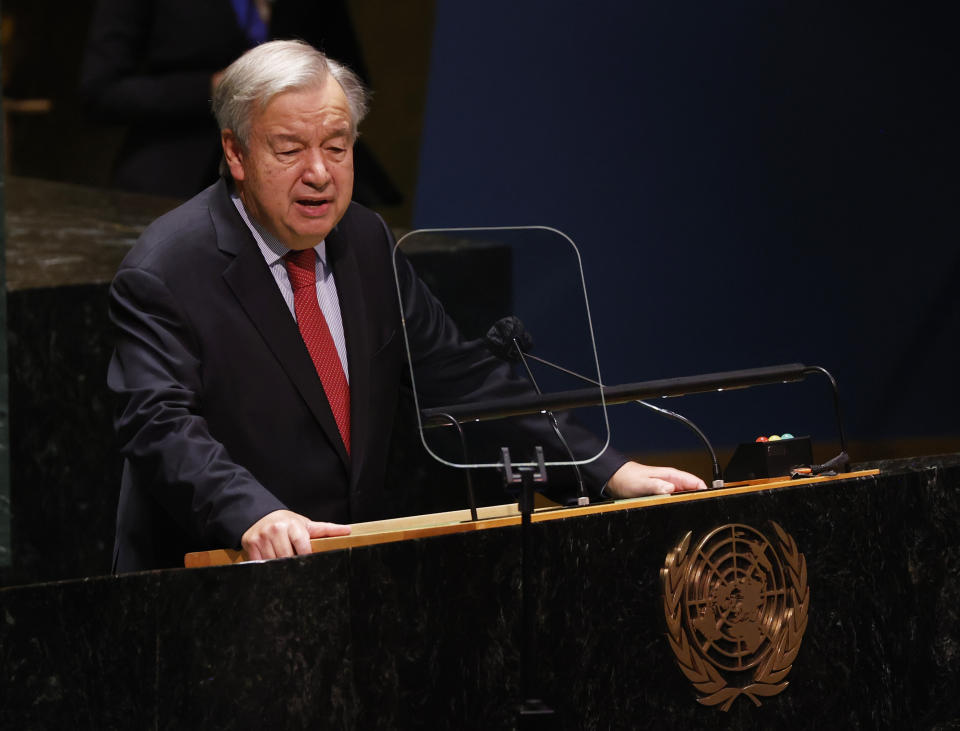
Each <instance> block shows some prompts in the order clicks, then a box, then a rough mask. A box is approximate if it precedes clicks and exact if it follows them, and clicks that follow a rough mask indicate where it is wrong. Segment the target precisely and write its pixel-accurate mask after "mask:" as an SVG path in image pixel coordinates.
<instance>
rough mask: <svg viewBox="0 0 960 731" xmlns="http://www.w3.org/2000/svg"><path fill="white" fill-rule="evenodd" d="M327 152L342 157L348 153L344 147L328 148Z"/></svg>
mask: <svg viewBox="0 0 960 731" xmlns="http://www.w3.org/2000/svg"><path fill="white" fill-rule="evenodd" d="M327 150H328V151H329V152H332V153H333V154H334V155H340V154H343V153H344V152H346V151H347V150H346V148H343V147H328V148H327Z"/></svg>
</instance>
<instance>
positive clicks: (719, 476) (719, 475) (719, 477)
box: [514, 338, 843, 487]
mask: <svg viewBox="0 0 960 731" xmlns="http://www.w3.org/2000/svg"><path fill="white" fill-rule="evenodd" d="M514 343H516V338H514ZM517 350H518V351H519V350H520V346H517ZM520 357H521V358H523V353H522V352H520ZM527 357H528V358H532V359H533V360H535V361H537V362H538V363H543V364H544V365H546V366H550V367H551V368H556V369H557V370H558V371H563V372H564V373H566V374H568V375H571V376H573V377H574V378H579V379H580V380H581V381H586V382H587V383H592V384H593V385H594V386H600V388H603V387H604V386H603V384H602V383H600V382H599V381H595V380H593V379H592V378H587V377H586V376H584V375H582V374H580V373H577V372H575V371H571V370H569V369H568V368H564V367H563V366H561V365H557V364H556V363H551V362H550V361H549V360H544V359H543V358H538V357H537V356H535V355H531V354H529V353H528V354H527ZM523 365H524V367H525V368H526V369H527V373H529V372H530V368H529V366H527V362H526V360H524V362H523ZM828 375H829V374H828ZM530 379H531V380H532V379H533V375H531V376H530ZM831 380H832V379H831ZM537 392H538V393H539V392H540V389H537ZM634 403H637V404H640V405H641V406H645V407H647V408H648V409H651V410H653V411H657V412H659V413H661V414H663V415H664V416H666V417H667V418H669V419H673V420H674V421H678V422H680V423H681V424H684V425H686V426H688V427H689V428H690V429H691V430H692V431H693V432H694V434H696V435H697V436H698V437H699V438H700V441H701V442H703V446H705V447H706V448H707V451H708V452H709V453H710V459H711V461H712V462H713V487H723V472H722V471H721V470H720V463H719V462H718V461H717V453H716V452H715V451H714V449H713V445H711V444H710V441H709V440H708V439H707V435H706V434H704V433H703V431H701V429H700V427H698V426H697V425H696V424H694V423H693V422H692V421H690V419H688V418H687V417H685V416H681V415H680V414H677V413H675V412H673V411H670V410H669V409H664V408H661V407H659V406H654V405H653V404H651V403H647V402H646V401H641V400H640V399H637V400H636V401H634ZM842 439H843V437H842V436H841V440H842Z"/></svg>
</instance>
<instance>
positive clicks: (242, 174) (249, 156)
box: [221, 77, 353, 249]
mask: <svg viewBox="0 0 960 731" xmlns="http://www.w3.org/2000/svg"><path fill="white" fill-rule="evenodd" d="M350 130H351V126H350V110H349V107H348V106H347V98H346V96H345V95H344V93H343V90H342V89H341V88H340V85H339V84H338V83H337V82H336V81H335V80H333V79H332V78H329V77H328V79H327V81H326V82H325V83H324V84H323V86H321V87H318V88H315V89H308V90H304V91H288V92H283V93H281V94H278V95H277V96H275V97H274V98H273V99H271V100H270V103H269V104H267V106H266V107H265V108H264V109H262V110H259V111H255V112H254V115H253V118H252V120H251V125H250V139H249V140H248V144H247V147H246V148H243V147H242V146H241V145H240V143H239V140H237V138H236V137H235V136H234V134H233V131H232V130H228V129H227V130H224V131H223V132H222V134H221V137H222V141H223V151H224V155H225V157H226V160H227V164H228V165H229V167H230V173H231V174H232V175H233V179H234V181H235V182H236V185H237V190H238V192H239V194H240V198H241V200H242V201H243V205H244V207H245V208H246V209H247V212H248V213H249V214H250V215H251V216H253V217H254V218H255V219H256V220H257V221H258V222H259V223H260V224H261V225H262V226H264V227H265V228H266V229H267V230H268V231H270V233H272V234H273V235H274V236H276V237H277V238H278V239H279V240H280V241H282V242H283V243H284V244H286V245H287V246H289V247H290V248H291V249H308V248H310V247H312V246H315V245H316V244H318V243H320V241H321V240H322V239H324V238H325V237H326V236H327V234H328V233H330V231H331V229H333V227H334V226H336V225H337V223H338V222H339V221H340V219H341V218H343V214H344V213H346V211H347V206H349V205H350V197H351V195H352V194H353V136H352V134H351V131H350Z"/></svg>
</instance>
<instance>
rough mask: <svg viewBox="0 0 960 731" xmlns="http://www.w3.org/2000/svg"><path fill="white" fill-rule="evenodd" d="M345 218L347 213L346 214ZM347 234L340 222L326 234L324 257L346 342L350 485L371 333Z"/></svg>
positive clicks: (359, 451) (364, 410) (359, 446)
mask: <svg viewBox="0 0 960 731" xmlns="http://www.w3.org/2000/svg"><path fill="white" fill-rule="evenodd" d="M348 217H349V213H348ZM348 239H349V233H348V231H347V229H346V227H345V225H344V222H343V221H341V223H340V225H339V226H337V227H336V228H335V229H334V230H333V231H331V232H330V234H329V235H328V236H327V257H328V260H329V262H330V266H331V268H332V269H333V276H334V280H335V281H336V283H337V298H338V299H339V300H340V316H341V318H342V320H343V333H344V337H345V338H346V341H347V364H348V366H349V368H350V444H351V445H352V446H351V448H352V454H351V458H352V462H353V467H354V468H353V470H352V473H351V486H353V485H356V483H357V481H358V480H359V478H360V472H361V468H362V465H363V464H364V458H365V457H366V454H365V452H366V445H367V440H368V437H369V431H370V420H371V411H370V410H371V408H373V405H372V404H370V360H371V356H372V352H371V343H370V338H371V332H370V329H369V325H368V323H367V306H366V297H365V293H364V281H363V277H362V276H361V274H360V267H359V262H358V261H357V251H356V246H353V245H351V244H350V243H349V241H348Z"/></svg>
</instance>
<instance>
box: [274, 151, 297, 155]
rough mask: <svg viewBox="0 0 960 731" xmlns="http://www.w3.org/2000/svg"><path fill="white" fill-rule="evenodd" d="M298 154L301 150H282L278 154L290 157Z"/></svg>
mask: <svg viewBox="0 0 960 731" xmlns="http://www.w3.org/2000/svg"><path fill="white" fill-rule="evenodd" d="M298 152H300V150H280V151H279V152H278V153H277V154H278V155H284V156H290V155H296V154H297V153H298Z"/></svg>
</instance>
